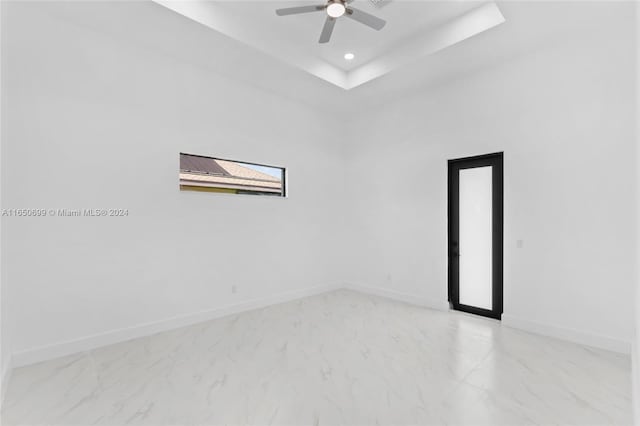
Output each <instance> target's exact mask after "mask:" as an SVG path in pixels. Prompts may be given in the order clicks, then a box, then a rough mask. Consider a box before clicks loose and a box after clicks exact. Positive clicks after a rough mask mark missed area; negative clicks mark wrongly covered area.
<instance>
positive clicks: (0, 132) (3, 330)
mask: <svg viewBox="0 0 640 426" xmlns="http://www.w3.org/2000/svg"><path fill="white" fill-rule="evenodd" d="M3 10H4V4H3V2H0V50H1V49H2V48H1V46H2V42H3V41H4V29H5V26H4V20H3V13H2V12H3ZM3 67H4V63H3V61H2V57H1V56H0V147H1V146H2V143H3V140H4V123H3V121H4V117H3V115H2V110H3V104H4V96H3V95H4V84H3V78H2V69H3ZM1 157H2V149H0V159H1ZM1 164H2V162H1V161H0V167H1ZM1 178H2V174H1V173H0V180H1ZM1 192H2V185H0V194H1ZM2 206H3V204H2V197H1V196H0V209H1V208H2ZM1 242H2V222H1V221H0V253H2V243H1ZM0 259H1V255H0ZM3 274H4V268H3V267H2V262H0V407H1V406H2V401H3V400H4V391H5V389H6V385H7V381H8V378H9V376H8V374H9V371H10V368H11V367H10V360H11V339H10V334H9V324H10V322H9V320H10V318H9V315H8V313H9V311H8V309H7V308H8V307H9V304H8V301H9V299H8V297H7V296H8V295H7V286H6V284H5V281H4V279H3Z"/></svg>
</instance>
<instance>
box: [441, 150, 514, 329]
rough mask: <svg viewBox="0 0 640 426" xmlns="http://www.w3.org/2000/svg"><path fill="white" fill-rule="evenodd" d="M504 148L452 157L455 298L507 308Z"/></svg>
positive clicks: (470, 306) (481, 310)
mask: <svg viewBox="0 0 640 426" xmlns="http://www.w3.org/2000/svg"><path fill="white" fill-rule="evenodd" d="M502 163H503V159H502V153H498V154H489V155H485V156H480V157H470V158H463V159H458V160H450V161H449V301H450V302H451V304H452V305H453V308H454V309H457V310H461V311H465V312H470V313H475V314H479V315H484V316H488V317H492V318H498V319H499V318H500V316H501V314H502V232H503V231H502V228H503V225H502V215H503V213H502V209H503V194H502V191H503V189H502V186H503V176H502V173H503V172H502Z"/></svg>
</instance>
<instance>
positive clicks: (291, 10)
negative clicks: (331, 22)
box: [276, 5, 324, 16]
mask: <svg viewBox="0 0 640 426" xmlns="http://www.w3.org/2000/svg"><path fill="white" fill-rule="evenodd" d="M321 10H324V5H319V6H297V7H285V8H284V9H276V15H278V16H286V15H297V14H299V13H310V12H320V11H321Z"/></svg>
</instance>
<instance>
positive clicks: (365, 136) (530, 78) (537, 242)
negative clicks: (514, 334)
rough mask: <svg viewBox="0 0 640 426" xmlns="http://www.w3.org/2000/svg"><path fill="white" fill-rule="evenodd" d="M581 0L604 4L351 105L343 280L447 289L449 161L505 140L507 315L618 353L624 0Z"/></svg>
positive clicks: (622, 287) (628, 206)
mask: <svg viewBox="0 0 640 426" xmlns="http://www.w3.org/2000/svg"><path fill="white" fill-rule="evenodd" d="M520 5H522V6H520ZM583 5H584V3H582V4H581V3H576V6H575V7H576V10H575V12H576V13H582V12H581V11H582V10H588V11H589V13H594V14H597V13H598V12H599V11H598V9H594V8H607V11H606V13H601V16H602V18H601V20H600V24H599V25H598V26H596V27H593V28H591V29H590V30H589V31H585V32H584V33H580V34H573V35H567V36H566V37H564V38H562V39H560V40H552V41H549V42H548V43H547V44H546V45H541V46H540V47H539V48H538V49H537V50H536V51H533V52H529V53H526V54H525V53H523V54H522V55H521V56H519V57H514V58H504V59H503V60H502V62H501V63H498V64H496V65H495V66H494V67H492V68H490V69H484V70H481V71H479V72H478V73H476V74H475V75H468V76H466V77H464V78H460V79H457V80H454V81H449V82H448V83H444V84H443V85H441V86H439V87H438V88H435V89H433V90H429V91H425V92H423V93H418V94H415V95H413V96H410V97H408V98H405V99H401V100H398V101H396V102H394V103H388V104H386V105H385V106H384V107H383V108H377V109H371V110H364V111H362V114H361V116H360V118H359V119H357V120H356V121H355V122H354V123H352V125H351V131H350V135H351V138H353V144H352V145H350V152H349V155H348V164H349V169H348V170H349V175H348V179H349V182H350V183H351V186H350V188H349V189H350V191H351V192H352V194H353V195H352V196H351V197H350V199H351V200H353V202H352V208H353V216H352V223H351V226H352V228H353V229H354V231H355V233H356V238H354V240H353V246H352V247H351V251H352V252H353V253H354V254H353V256H352V258H351V262H350V264H351V266H352V267H351V268H350V269H349V277H348V280H349V281H350V282H352V283H354V284H356V285H363V286H371V287H378V288H382V289H386V290H391V291H394V292H397V293H400V294H404V295H410V296H411V297H414V298H418V299H421V300H426V301H429V302H428V303H429V304H431V305H434V306H437V305H438V304H442V303H443V302H444V301H446V300H447V160H448V159H453V158H460V157H465V156H471V155H478V154H486V153H491V152H498V151H504V161H505V222H504V225H505V243H504V244H505V278H504V283H505V288H504V305H505V307H504V312H505V317H504V319H505V320H508V321H505V322H509V323H511V324H517V325H519V326H521V327H526V328H529V329H537V330H538V331H544V332H547V333H552V334H555V335H558V336H561V337H565V338H571V339H574V340H578V341H582V342H585V343H591V344H597V345H600V346H605V347H609V348H611V349H615V350H621V351H629V342H630V339H631V335H632V328H633V327H632V324H633V321H632V303H631V300H632V297H633V284H632V282H633V276H634V268H633V265H634V262H635V258H634V253H635V247H634V244H635V242H634V241H635V238H634V233H633V229H634V223H635V220H636V205H635V202H634V199H635V194H636V193H635V167H636V163H635V159H634V139H633V138H634V117H633V113H634V101H635V100H634V97H635V94H634V91H632V90H629V88H630V87H633V85H634V80H635V73H634V66H635V64H634V57H635V56H634V52H633V48H634V41H633V28H634V22H633V19H634V18H633V13H631V12H632V7H633V5H632V4H631V3H615V4H609V5H606V4H604V3H600V4H592V5H591V6H589V7H585V8H584V9H583V8H582V6H583ZM518 7H531V8H535V7H546V6H545V4H544V3H538V4H529V5H527V4H522V3H521V4H519V5H518ZM505 25H517V23H514V24H510V23H509V17H508V16H507V24H505ZM500 30H501V29H500V28H498V29H496V30H493V31H500ZM481 42H482V41H481V40H479V39H474V40H470V41H469V43H481ZM467 47H468V46H467ZM479 48H482V45H481V44H480V45H479ZM485 48H486V47H485ZM453 49H455V47H454V48H453ZM519 239H522V240H524V248H522V249H516V248H515V247H516V240H519Z"/></svg>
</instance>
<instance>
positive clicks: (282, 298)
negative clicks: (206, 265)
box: [3, 285, 342, 383]
mask: <svg viewBox="0 0 640 426" xmlns="http://www.w3.org/2000/svg"><path fill="white" fill-rule="evenodd" d="M341 287H342V286H340V285H326V286H318V287H311V288H306V289H301V290H294V291H288V292H284V293H280V294H276V295H273V296H266V297H260V298H255V299H250V300H248V301H245V302H240V303H237V304H233V305H228V306H223V307H220V308H215V309H211V310H206V311H201V312H197V313H193V314H186V315H180V316H176V317H173V318H169V319H165V320H160V321H154V322H149V323H145V324H139V325H135V326H133V327H127V328H122V329H118V330H113V331H108V332H105V333H99V334H94V335H92V336H85V337H81V338H79V339H74V340H69V341H66V342H60V343H56V344H53V345H48V346H43V347H38V348H33V349H29V350H25V351H20V352H15V353H14V354H13V357H12V367H13V368H17V367H22V366H25V365H29V364H35V363H38V362H42V361H47V360H50V359H54V358H59V357H62V356H66V355H72V354H75V353H79V352H86V351H90V350H93V349H96V348H99V347H102V346H107V345H112V344H114V343H120V342H125V341H127V340H131V339H136V338H140V337H146V336H150V335H153V334H156V333H161V332H163V331H169V330H174V329H176V328H180V327H185V326H188V325H192V324H197V323H200V322H204V321H209V320H212V319H216V318H220V317H224V316H227V315H233V314H237V313H240V312H245V311H251V310H254V309H259V308H263V307H266V306H270V305H275V304H278V303H284V302H288V301H291V300H296V299H301V298H303V297H309V296H314V295H317V294H321V293H326V292H328V291H333V290H337V289H340V288H341ZM3 383H4V381H3Z"/></svg>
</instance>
